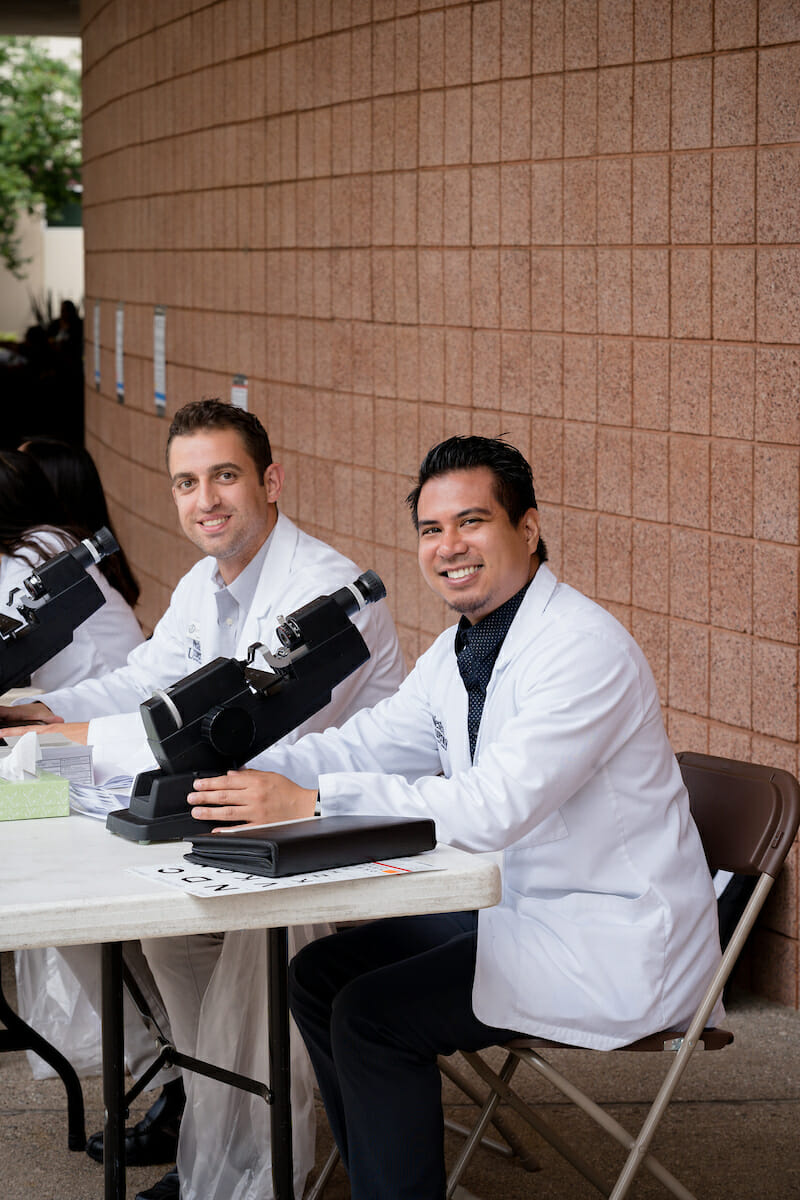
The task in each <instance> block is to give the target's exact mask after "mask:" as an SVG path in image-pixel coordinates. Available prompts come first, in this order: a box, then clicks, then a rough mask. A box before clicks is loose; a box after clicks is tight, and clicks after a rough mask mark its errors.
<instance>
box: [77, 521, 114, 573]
mask: <svg viewBox="0 0 800 1200" xmlns="http://www.w3.org/2000/svg"><path fill="white" fill-rule="evenodd" d="M117 550H119V546H118V545H117V542H116V540H115V539H114V536H113V534H112V533H111V532H110V530H108V529H106V527H105V525H104V526H103V527H102V529H98V531H97V533H95V534H92V536H91V537H88V538H84V539H83V541H82V542H80V543H79V544H78V545H77V546H75V547H74V548H73V549H72V550H71V551H70V553H71V554H72V557H73V558H76V559H77V560H78V562H79V563H80V564H81V566H82V567H94V566H96V565H97V563H99V562H101V561H102V559H104V558H105V557H106V555H108V554H114V553H116V551H117Z"/></svg>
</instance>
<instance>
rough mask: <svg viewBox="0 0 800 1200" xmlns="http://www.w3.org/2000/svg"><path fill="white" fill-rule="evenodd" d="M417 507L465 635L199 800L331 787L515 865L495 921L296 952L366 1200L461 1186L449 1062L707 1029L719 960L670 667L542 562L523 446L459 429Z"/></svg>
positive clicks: (343, 1140)
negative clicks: (670, 707) (445, 1077)
mask: <svg viewBox="0 0 800 1200" xmlns="http://www.w3.org/2000/svg"><path fill="white" fill-rule="evenodd" d="M520 495H521V496H522V497H523V498H522V500H521V503H517V502H515V500H514V497H515V496H517V497H519V496H520ZM409 503H410V505H411V508H412V513H413V515H414V519H415V524H416V526H417V529H418V540H419V563H420V568H421V571H422V574H423V577H424V578H425V580H426V582H427V583H428V585H429V586H430V587H431V588H432V589H433V590H434V592H436V594H437V595H439V596H442V597H443V598H444V600H445V601H446V602H447V604H448V605H449V606H450V607H451V608H452V609H453V610H454V611H455V612H457V613H459V614H460V620H459V622H458V624H457V625H456V626H454V627H452V628H450V629H448V630H447V631H446V632H445V633H443V634H442V635H441V636H440V637H439V638H437V639H436V641H435V642H434V644H433V645H432V646H431V648H430V649H429V650H428V651H427V652H426V653H425V654H423V655H422V657H421V658H420V659H419V660H418V661H417V664H416V666H415V668H414V670H413V671H412V672H411V674H410V675H409V676H408V678H407V679H406V680H405V681H404V683H403V684H402V685H401V686H400V688H399V690H398V691H397V693H396V694H395V695H394V696H391V697H390V698H388V699H386V700H383V701H381V702H380V703H379V704H378V705H376V707H375V708H373V709H371V710H367V711H363V712H361V713H358V714H357V715H356V716H355V717H352V718H351V719H350V720H349V721H348V722H347V723H346V724H345V725H343V726H342V727H341V728H340V729H335V730H334V729H329V730H327V731H326V732H325V733H322V734H310V735H309V736H307V737H305V738H303V739H301V740H300V741H299V742H297V743H296V744H294V745H293V746H287V747H285V748H282V749H278V750H274V751H268V752H267V753H266V754H264V755H263V756H262V757H261V758H260V759H259V760H258V764H259V766H262V767H265V768H266V770H265V771H256V770H249V771H240V772H231V773H229V774H228V775H227V776H226V777H222V778H219V779H207V780H198V781H197V784H196V791H195V793H194V795H193V797H191V801H192V803H193V804H194V805H195V815H196V816H197V817H200V818H204V819H208V818H210V819H217V818H219V819H224V820H230V819H236V818H238V819H240V820H242V821H244V822H254V823H259V822H265V821H276V820H282V819H286V818H290V817H307V816H310V815H311V814H312V813H313V812H314V804H315V801H316V798H317V795H319V802H320V806H321V811H322V815H323V816H327V815H336V814H348V813H372V814H391V815H401V816H414V817H432V818H433V819H434V820H435V822H436V829H437V835H438V838H439V840H440V841H443V842H448V843H450V844H452V845H454V846H458V847H460V848H462V849H464V850H468V851H472V852H475V853H481V852H487V851H488V852H492V853H495V854H497V855H498V856H499V859H500V861H501V862H502V870H503V898H502V900H501V902H500V904H498V905H497V906H496V907H495V908H492V909H488V910H484V911H482V912H481V913H480V914H477V913H451V914H448V915H444V916H441V915H432V916H427V917H406V918H397V919H394V920H388V921H378V922H373V923H371V924H366V925H361V926H357V927H355V928H352V929H348V930H344V931H342V932H341V933H338V934H335V935H333V936H332V937H329V938H324V939H321V940H319V941H316V942H313V943H311V944H309V945H308V946H306V947H305V948H304V949H303V950H301V951H300V952H299V953H298V954H297V956H296V957H295V959H294V960H293V963H292V966H291V1003H292V1012H293V1014H294V1016H295V1019H296V1021H297V1024H298V1025H299V1027H300V1030H301V1033H302V1034H303V1037H304V1039H305V1041H306V1045H307V1046H308V1049H309V1053H310V1055H311V1059H312V1062H313V1064H314V1068H315V1071H316V1074H317V1080H318V1082H319V1086H320V1090H321V1092H322V1096H323V1099H324V1102H325V1107H326V1110H327V1113H328V1117H329V1119H330V1123H331V1127H332V1129H333V1133H334V1136H335V1138H336V1143H337V1146H338V1148H339V1150H340V1152H341V1155H342V1159H343V1161H344V1163H345V1165H346V1167H347V1169H348V1172H349V1174H350V1185H351V1195H352V1197H353V1200H367V1198H369V1200H375V1198H376V1197H380V1198H381V1200H395V1198H396V1200H400V1198H401V1197H411V1196H413V1197H414V1198H415V1200H442V1198H443V1197H444V1194H445V1175H444V1155H443V1136H442V1135H443V1123H442V1108H441V1094H440V1093H441V1082H440V1076H439V1072H438V1069H437V1066H436V1058H437V1055H439V1054H451V1053H453V1052H454V1051H455V1050H457V1049H467V1050H476V1049H479V1048H481V1047H484V1046H488V1045H491V1044H493V1043H495V1042H497V1041H502V1040H505V1039H507V1038H508V1037H509V1036H510V1035H511V1034H513V1033H516V1032H520V1033H525V1034H535V1035H540V1036H542V1037H545V1038H550V1039H554V1040H558V1041H565V1042H569V1043H572V1044H575V1045H584V1046H592V1047H595V1048H598V1049H611V1048H613V1047H615V1046H621V1045H623V1044H625V1043H627V1042H630V1041H633V1040H635V1039H636V1038H638V1037H640V1036H643V1035H645V1034H648V1033H651V1032H653V1031H654V1030H656V1029H663V1028H667V1027H669V1025H670V1024H671V1023H672V1022H673V1021H674V1022H680V1021H681V1020H683V1019H685V1018H686V1017H687V1015H688V1014H690V1013H691V1012H692V1011H693V1009H694V1007H695V1004H696V1000H697V996H698V994H699V993H700V992H701V990H702V989H703V988H704V987H705V985H706V983H707V982H708V979H709V978H710V976H711V974H712V973H713V971H714V969H715V967H716V965H717V962H718V959H719V941H718V936H717V927H716V909H715V902H714V893H713V889H712V886H711V880H710V877H709V873H708V868H707V866H706V863H705V858H704V856H703V850H702V846H701V844H700V839H699V836H698V834H697V830H696V829H695V827H694V824H693V822H692V819H691V816H690V813H689V804H688V797H687V795H686V791H685V788H684V786H683V783H682V780H681V775H680V771H679V769H678V765H677V762H676V760H675V757H674V755H673V753H672V751H671V749H670V746H669V742H668V741H667V737H666V733H665V731H664V725H663V722H662V717H661V710H660V705H659V699H658V694H657V690H656V686H655V683H654V680H653V677H652V674H651V672H650V669H649V667H648V665H647V663H646V661H645V659H644V656H643V654H642V652H641V650H640V649H639V647H638V646H637V645H636V643H635V642H634V641H633V639H632V638H631V637H630V635H629V634H628V633H627V631H626V630H625V629H623V628H622V626H621V625H619V624H618V622H617V621H616V620H614V618H613V617H612V616H610V615H609V613H607V612H606V611H605V610H603V609H602V608H600V607H599V606H598V605H597V604H594V603H593V602H592V601H591V600H588V599H587V598H586V597H584V596H582V595H580V594H579V593H578V592H576V591H574V590H573V589H572V588H570V587H568V586H566V585H565V584H563V583H559V582H558V581H557V580H556V578H555V576H554V575H553V573H552V572H551V571H550V569H549V568H548V566H547V565H546V564H545V563H544V562H543V557H544V548H543V543H542V541H541V539H540V534H539V514H538V510H537V508H536V501H535V496H534V493H533V487H532V482H531V480H530V468H529V467H528V464H527V463H526V462H525V460H524V458H523V456H522V455H521V454H519V452H518V451H517V450H515V449H514V448H513V447H512V446H509V445H507V444H506V443H503V442H497V441H494V440H492V439H486V438H476V437H470V438H451V439H449V440H448V441H447V442H444V443H442V444H441V445H439V446H437V447H434V449H433V450H432V451H431V452H430V453H429V455H428V456H427V458H426V459H425V462H424V463H423V466H422V469H421V471H420V476H419V479H418V481H417V486H416V488H415V489H414V491H413V492H412V493H411V496H410V497H409ZM714 1015H715V1017H718V1016H719V1014H718V1013H717V1014H714Z"/></svg>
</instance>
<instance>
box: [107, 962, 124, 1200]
mask: <svg viewBox="0 0 800 1200" xmlns="http://www.w3.org/2000/svg"><path fill="white" fill-rule="evenodd" d="M101 955H102V968H103V992H102V996H103V1001H102V1017H103V1104H104V1106H105V1123H104V1126H103V1150H104V1153H103V1163H104V1170H105V1192H104V1196H105V1200H125V1062H124V1035H123V1026H122V943H121V942H106V943H104V945H103V946H102V947H101Z"/></svg>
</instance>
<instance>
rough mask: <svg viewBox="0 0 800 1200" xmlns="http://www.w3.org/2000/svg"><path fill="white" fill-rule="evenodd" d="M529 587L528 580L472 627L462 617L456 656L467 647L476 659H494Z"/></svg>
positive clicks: (529, 582)
mask: <svg viewBox="0 0 800 1200" xmlns="http://www.w3.org/2000/svg"><path fill="white" fill-rule="evenodd" d="M530 585H531V580H530V579H529V580H528V582H527V583H526V584H524V586H523V587H521V588H520V589H519V591H518V592H515V593H514V595H513V596H512V597H511V598H510V599H509V600H506V602H505V603H504V604H501V605H500V607H499V608H496V609H495V610H494V612H490V613H488V614H487V615H486V616H485V617H483V618H482V619H481V620H480V621H476V623H475V624H474V625H471V624H470V623H469V621H468V620H467V618H466V617H462V618H461V620H460V621H459V622H458V629H457V630H456V638H455V652H456V654H458V653H459V652H460V651H461V650H463V649H464V648H465V647H467V646H468V647H469V648H470V651H471V653H472V654H473V655H474V656H475V657H476V658H479V659H481V660H485V659H487V658H489V657H490V656H494V657H495V658H496V657H497V654H498V652H499V650H500V647H501V646H502V644H503V641H504V640H505V636H506V634H507V633H508V631H509V629H510V628H511V622H512V621H513V620H514V617H515V616H516V615H517V612H518V611H519V607H520V605H521V604H522V601H523V600H524V598H525V593H526V592H527V590H528V588H529V587H530Z"/></svg>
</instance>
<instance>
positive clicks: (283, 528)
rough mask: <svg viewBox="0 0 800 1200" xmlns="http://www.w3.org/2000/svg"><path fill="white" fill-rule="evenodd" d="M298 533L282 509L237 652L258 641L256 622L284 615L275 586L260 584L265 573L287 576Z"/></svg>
mask: <svg viewBox="0 0 800 1200" xmlns="http://www.w3.org/2000/svg"><path fill="white" fill-rule="evenodd" d="M299 535H300V531H299V529H298V528H297V526H296V525H295V524H294V523H293V522H292V521H290V520H289V518H288V517H287V516H285V515H284V514H283V513H282V512H279V513H278V520H277V522H276V524H275V528H274V529H273V530H272V536H271V540H270V544H269V550H268V551H267V556H266V558H265V559H264V564H263V566H262V568H261V575H260V577H259V582H258V586H257V588H256V594H255V598H254V600H253V603H252V604H251V606H250V611H249V613H248V615H247V620H246V621H245V624H244V627H243V629H242V632H241V634H240V636H239V644H238V647H237V654H239V655H242V654H243V653H244V651H245V650H246V649H247V647H248V646H249V645H250V644H251V643H252V642H255V641H258V640H259V638H258V628H259V624H260V623H261V622H263V621H264V620H265V619H266V618H269V619H270V621H271V622H272V624H273V627H274V626H277V624H278V621H277V618H278V616H279V615H280V616H285V615H286V614H285V613H284V612H283V610H282V608H281V597H280V596H279V595H278V596H276V595H275V589H274V588H269V587H266V586H262V581H263V580H264V578H265V575H266V574H267V572H269V575H270V576H271V577H272V578H273V579H287V578H288V576H289V574H290V571H291V567H292V562H293V560H294V556H295V552H296V550H297V542H298V538H299Z"/></svg>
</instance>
